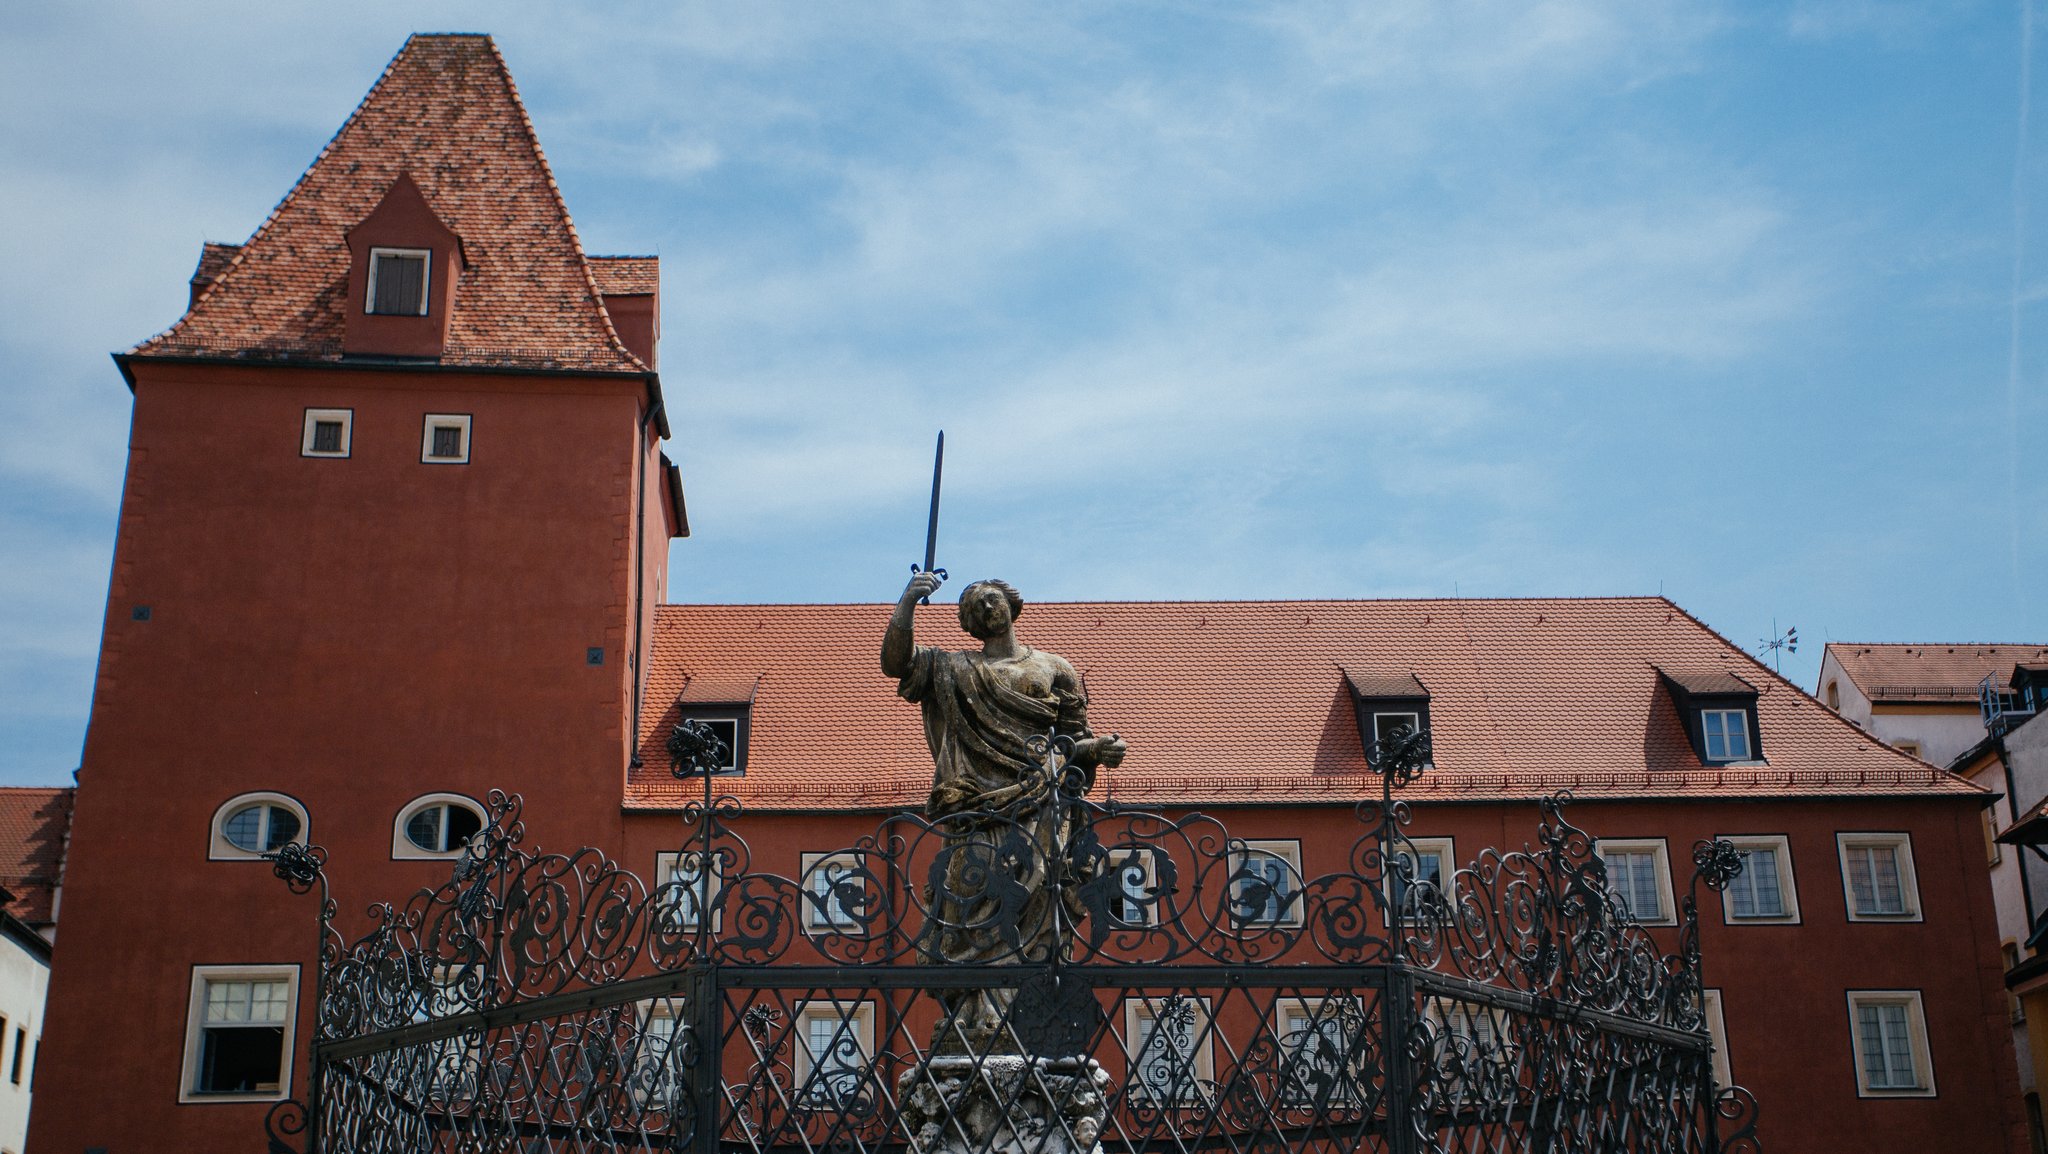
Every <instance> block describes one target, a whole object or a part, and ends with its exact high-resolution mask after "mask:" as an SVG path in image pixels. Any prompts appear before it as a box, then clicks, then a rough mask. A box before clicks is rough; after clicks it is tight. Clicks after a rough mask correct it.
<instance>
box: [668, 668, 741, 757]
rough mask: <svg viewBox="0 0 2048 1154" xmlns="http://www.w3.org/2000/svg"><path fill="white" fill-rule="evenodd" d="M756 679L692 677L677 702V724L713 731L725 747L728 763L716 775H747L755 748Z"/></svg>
mask: <svg viewBox="0 0 2048 1154" xmlns="http://www.w3.org/2000/svg"><path fill="white" fill-rule="evenodd" d="M756 684H757V679H756V678H753V677H704V676H698V677H692V678H691V679H690V681H689V683H688V684H687V685H685V686H684V687H683V692H682V693H681V694H680V695H678V696H677V698H676V722H677V723H678V724H681V723H682V722H685V721H694V722H696V723H698V724H699V725H702V726H705V727H707V728H709V729H710V730H711V733H712V735H713V736H715V737H716V738H718V740H719V742H720V743H721V744H723V745H724V747H725V760H724V761H723V762H721V763H720V764H719V765H717V766H716V767H714V768H713V769H712V771H711V772H712V773H714V774H725V773H735V774H744V773H745V772H747V752H748V747H749V746H751V745H752V744H753V737H754V734H753V725H752V714H753V707H754V687H755V685H756Z"/></svg>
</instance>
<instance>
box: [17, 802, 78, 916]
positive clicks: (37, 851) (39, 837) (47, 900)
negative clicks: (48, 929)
mask: <svg viewBox="0 0 2048 1154" xmlns="http://www.w3.org/2000/svg"><path fill="white" fill-rule="evenodd" d="M71 795H72V791H71V790H70V789H68V788H64V789H45V788H20V787H9V788H0V886H5V887H6V888H7V890H8V891H9V892H10V893H12V894H13V895H14V902H13V904H11V905H9V906H8V907H7V912H8V913H11V914H13V915H14V916H15V917H17V918H20V919H21V920H22V921H24V922H27V923H28V924H29V925H32V926H38V927H40V926H46V925H49V924H50V921H51V917H50V915H51V907H52V905H53V904H54V901H53V899H54V897H55V895H56V892H57V885H58V882H59V880H60V877H59V874H60V873H61V871H62V870H63V867H64V835H65V832H66V831H67V830H68V829H69V827H70V824H71Z"/></svg>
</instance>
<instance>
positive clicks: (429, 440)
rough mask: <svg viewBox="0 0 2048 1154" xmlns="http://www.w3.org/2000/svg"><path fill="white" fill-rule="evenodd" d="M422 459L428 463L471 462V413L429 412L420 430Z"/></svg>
mask: <svg viewBox="0 0 2048 1154" xmlns="http://www.w3.org/2000/svg"><path fill="white" fill-rule="evenodd" d="M420 461H421V462H422V463H424V464H428V465H466V464H468V463H469V414H468V413H428V414H427V417H426V422H425V424H424V426H423V427H422V428H421V430H420Z"/></svg>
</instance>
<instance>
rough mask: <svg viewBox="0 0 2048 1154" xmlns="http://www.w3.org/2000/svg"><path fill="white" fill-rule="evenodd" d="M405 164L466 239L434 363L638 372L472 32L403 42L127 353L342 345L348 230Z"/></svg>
mask: <svg viewBox="0 0 2048 1154" xmlns="http://www.w3.org/2000/svg"><path fill="white" fill-rule="evenodd" d="M400 173H409V174H411V176H412V178H413V180H414V181H415V182H416V183H417V184H418V185H419V187H420V189H421V191H422V192H423V193H424V194H425V195H426V198H427V202H428V204H429V205H430V206H431V207H432V209H433V211H434V213H435V215H436V216H438V217H439V218H440V219H441V220H443V221H445V222H446V223H447V224H448V226H449V227H450V228H451V229H453V230H454V231H455V233H456V234H457V235H458V236H460V237H461V239H462V255H463V259H464V262H465V265H464V268H463V271H462V280H461V287H460V289H459V291H458V292H457V294H456V302H455V311H454V315H453V316H452V317H451V319H450V328H449V333H448V345H447V349H446V352H445V354H444V355H443V357H442V363H444V364H457V365H479V366H484V365H504V366H524V367H535V368H561V369H575V370H588V371H603V372H611V371H617V372H645V371H647V368H646V366H645V365H643V364H641V363H640V361H639V360H638V359H637V358H635V357H634V356H633V354H632V353H630V352H628V351H627V349H626V347H625V346H624V345H623V344H621V343H620V341H619V338H618V334H617V333H616V332H615V331H614V330H613V328H612V323H611V318H610V317H609V316H608V315H607V314H606V313H605V311H604V306H603V304H602V302H601V301H600V300H599V297H598V290H597V285H596V282H595V280H594V279H593V277H592V274H591V269H590V265H589V262H588V261H586V260H585V259H584V256H583V249H582V246H581V244H580V243H579V242H578V241H577V239H576V229H575V226H574V224H573V223H572V222H571V221H570V219H569V212H568V209H567V208H566V207H565V206H564V205H563V203H562V196H561V191H560V189H559V188H557V187H556V185H555V179H554V176H553V174H552V173H551V172H550V171H549V169H548V162H547V158H546V157H545V156H544V155H542V153H541V150H540V142H539V141H538V139H537V138H536V137H535V136H534V131H533V123H532V121H531V120H529V119H528V118H527V115H526V109H525V107H524V105H522V104H521V103H520V100H519V93H518V90H517V89H516V88H515V87H514V86H513V83H512V76H511V73H510V72H508V71H507V70H506V68H505V61H504V59H503V58H502V57H500V56H499V55H498V49H497V46H496V45H495V44H493V43H492V42H491V39H490V37H488V36H471V35H438V36H425V35H416V36H413V37H412V38H411V39H409V40H407V41H406V43H405V47H404V48H402V49H400V50H399V53H398V55H397V56H395V57H393V58H392V61H391V63H390V65H389V66H388V67H387V68H385V70H384V74H383V76H382V77H380V78H379V79H378V81H377V83H376V85H375V86H374V87H372V88H371V89H370V92H369V94H368V95H367V96H365V97H363V102H362V104H361V105H359V106H358V107H357V108H356V110H355V112H354V113H353V114H352V115H351V116H350V117H349V118H348V121H347V122H346V123H344V124H343V125H342V126H341V130H340V131H339V132H337V133H335V135H334V139H333V140H330V141H329V142H328V143H327V147H326V148H324V149H322V150H321V152H320V155H319V156H317V157H315V158H314V160H313V163H312V165H311V167H309V168H307V169H306V173H305V175H304V176H301V177H300V178H299V182H298V184H297V185H295V186H294V187H293V188H292V190H291V191H290V192H289V193H287V194H285V198H284V199H283V200H282V201H281V202H279V204H278V206H277V208H276V209H274V210H272V212H271V214H270V217H269V219H267V220H265V221H264V222H263V224H262V225H261V226H260V227H258V228H257V230H256V232H255V235H253V236H251V237H250V238H249V241H248V243H247V244H244V245H242V246H241V248H240V250H239V251H238V252H237V253H235V254H234V257H233V259H232V260H230V261H229V262H228V263H227V264H226V266H225V268H224V269H222V270H221V271H220V272H219V277H218V279H217V280H216V281H215V283H214V285H213V287H212V289H211V290H210V291H208V292H207V293H205V294H204V295H203V296H201V297H200V299H199V300H198V301H197V302H196V303H195V304H194V305H193V306H192V308H191V309H190V311H188V312H187V313H186V314H185V316H184V317H183V318H182V319H180V320H179V321H178V323H177V324H175V325H173V326H171V328H170V329H169V330H168V331H166V332H164V333H162V334H161V335H159V336H156V337H153V338H151V339H150V340H148V341H145V342H143V343H142V344H141V345H139V346H137V347H136V348H135V349H134V350H133V351H132V354H131V355H135V356H209V357H214V356H234V357H248V358H252V359H274V358H288V359H294V360H298V359H307V358H312V359H339V357H340V355H341V343H342V323H343V317H342V298H343V297H344V296H345V295H346V292H345V289H346V286H347V283H348V269H349V251H348V245H347V241H346V234H347V232H348V230H349V229H350V228H352V227H354V226H355V225H356V224H357V223H358V222H360V221H361V220H362V219H363V218H364V217H366V216H368V215H369V213H370V211H371V210H372V209H374V208H375V207H376V206H377V204H378V202H379V201H380V200H381V199H382V198H383V195H384V193H385V191H386V190H387V189H389V188H390V187H391V184H392V182H393V181H395V180H396V179H397V178H398V176H399V174H400ZM208 251H209V252H211V248H210V247H209V250H208ZM204 267H205V258H202V271H203V270H204Z"/></svg>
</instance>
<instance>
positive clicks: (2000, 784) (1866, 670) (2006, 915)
mask: <svg viewBox="0 0 2048 1154" xmlns="http://www.w3.org/2000/svg"><path fill="white" fill-rule="evenodd" d="M1819 696H1820V699H1821V700H1822V701H1823V702H1825V703H1827V705H1828V706H1829V707H1831V708H1833V709H1834V710H1835V711H1836V712H1837V713H1840V714H1841V715H1842V716H1843V718H1845V719H1847V720H1849V721H1852V722H1854V723H1856V724H1857V725H1859V726H1861V727H1862V728H1863V729H1864V730H1865V731H1866V732H1868V733H1869V734H1870V735H1871V736H1873V737H1876V738H1877V739H1878V740H1880V741H1883V742H1885V743H1886V744H1888V745H1892V746H1896V747H1897V748H1899V749H1901V750H1904V751H1906V752H1908V753H1911V754H1913V755H1914V756H1916V757H1919V758H1921V759H1923V760H1926V761H1931V762H1933V763H1934V764H1936V765H1940V766H1945V767H1947V768H1948V769H1950V770H1953V771H1954V772H1956V773H1960V774H1962V775H1963V776H1964V777H1967V778H1969V779H1970V780H1971V781H1973V782H1975V783H1976V784H1978V785H1980V786H1982V787H1984V788H1985V789H1986V790H1988V791H1989V792H1990V794H1991V801H1990V804H1989V805H1988V806H1987V807H1986V808H1985V810H1984V853H1985V860H1986V863H1987V866H1988V868H1989V870H1990V873H1991V897H1992V904H1993V905H1994V907H1995V908H1996V909H1997V912H1998V937H1999V951H2000V953H2001V954H2002V955H2003V958H2004V962H2005V970H2006V974H2005V983H2006V989H2007V997H2008V999H2009V1001H2008V1012H2009V1013H2010V1015H2011V1018H2012V1029H2013V1051H2014V1054H2015V1056H2016V1057H2017V1059H2018V1062H2019V1078H2020V1092H2021V1094H2022V1096H2023V1099H2024V1102H2025V1107H2026V1113H2027V1122H2028V1127H2029V1129H2030V1130H2031V1131H2032V1135H2033V1142H2034V1149H2035V1150H2036V1151H2040V1152H2043V1154H2048V1127H2044V1124H2043V1120H2042V1105H2041V1089H2042V1087H2041V1080H2042V1076H2043V1075H2044V1074H2048V952H2044V950H2043V947H2044V946H2048V918H2043V917H2042V914H2043V913H2044V912H2048V855H2044V853H2043V851H2042V849H2041V848H2039V845H2040V843H2042V842H2044V841H2048V817H2044V816H2043V815H2044V810H2048V721H2039V720H2037V719H2038V718H2039V717H2040V716H2041V714H2042V713H2044V712H2048V646H2039V645H2010V644H1997V645H1879V644H1854V643H1848V642H1833V643H1831V644H1829V645H1828V647H1827V651H1826V653H1825V654H1823V655H1822V657H1821V667H1820V686H1819ZM2026 843H2033V844H2026Z"/></svg>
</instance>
